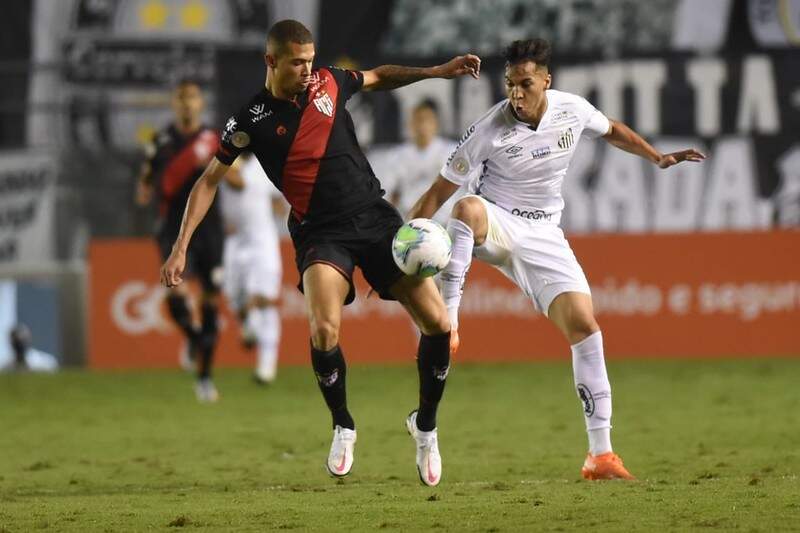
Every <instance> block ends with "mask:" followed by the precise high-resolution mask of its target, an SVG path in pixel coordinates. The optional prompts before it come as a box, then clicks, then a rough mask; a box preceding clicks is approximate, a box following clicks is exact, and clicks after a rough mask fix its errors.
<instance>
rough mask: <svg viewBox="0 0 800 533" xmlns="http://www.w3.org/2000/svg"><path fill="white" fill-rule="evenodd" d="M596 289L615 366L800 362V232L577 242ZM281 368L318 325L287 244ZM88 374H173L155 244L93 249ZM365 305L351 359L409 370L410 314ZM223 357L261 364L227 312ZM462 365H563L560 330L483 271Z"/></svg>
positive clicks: (347, 337)
mask: <svg viewBox="0 0 800 533" xmlns="http://www.w3.org/2000/svg"><path fill="white" fill-rule="evenodd" d="M571 242H572V245H573V248H574V249H575V253H576V255H577V256H578V259H579V260H580V261H581V263H582V265H583V267H584V269H585V270H586V272H587V275H588V278H589V281H590V283H591V285H592V290H593V293H594V294H593V296H594V302H595V306H596V308H597V315H598V320H599V322H600V324H601V327H602V328H603V331H604V338H605V340H606V345H607V354H608V357H610V358H631V357H725V356H731V355H733V356H758V355H795V356H797V355H800V334H799V333H798V330H797V327H796V325H797V324H798V323H800V271H798V269H797V264H798V261H799V260H800V232H796V231H770V232H754V233H713V234H712V233H694V234H686V235H677V234H670V235H596V236H585V237H573V238H571ZM282 246H283V249H282V251H283V263H284V272H286V274H285V277H284V282H283V295H282V302H281V317H282V322H283V323H282V326H283V334H282V338H281V346H280V361H281V364H308V357H309V356H308V325H307V323H306V318H305V306H304V303H303V297H302V295H301V294H300V293H299V292H298V291H297V289H296V288H295V287H294V284H295V283H296V281H297V274H296V270H295V267H294V264H293V249H292V246H291V244H290V243H289V242H283V245H282ZM90 260H91V272H92V276H91V300H90V304H91V316H92V319H91V323H90V326H89V328H90V343H89V344H90V349H89V364H90V366H92V367H94V368H137V367H173V366H176V365H177V361H178V353H179V350H180V342H181V341H180V335H179V334H178V332H177V330H176V329H175V328H174V327H173V326H172V325H171V323H170V321H169V318H168V315H167V313H166V309H164V307H163V304H162V300H163V289H162V288H161V287H160V286H159V285H158V264H159V261H158V255H157V252H156V249H155V247H154V245H153V244H152V243H151V242H150V241H149V240H141V239H135V240H134V239H128V240H99V241H94V242H93V243H92V245H91V251H90ZM357 287H358V293H359V295H358V297H357V299H356V301H355V302H354V303H353V304H352V305H350V306H348V307H346V308H345V312H344V320H343V326H342V333H341V339H342V340H341V342H342V346H343V347H344V349H345V353H346V354H347V357H348V360H349V361H352V362H362V363H367V362H370V363H371V362H409V361H412V360H413V357H414V352H415V346H416V334H415V332H414V330H413V329H412V326H411V323H410V321H409V319H408V318H407V316H406V315H405V313H404V312H403V310H402V309H401V307H400V306H399V305H397V304H393V303H388V302H383V301H381V300H379V299H378V298H377V297H376V296H374V295H373V296H371V297H367V294H368V288H367V285H366V283H365V282H364V281H363V279H362V278H361V277H360V276H358V277H357ZM222 320H223V324H222V336H221V341H220V349H219V350H218V352H217V353H218V360H219V362H220V364H221V365H233V366H248V365H250V364H251V363H252V361H253V358H254V355H253V354H250V353H248V352H246V351H244V350H243V349H242V348H241V347H240V346H239V343H238V327H237V326H236V322H235V319H234V317H233V315H232V314H231V313H230V312H229V310H227V309H225V311H224V313H223V318H222ZM460 334H461V339H462V347H461V350H460V351H459V354H458V356H457V357H458V360H460V361H508V360H537V359H561V358H566V357H568V356H569V349H568V347H567V345H566V342H565V341H563V339H562V338H561V337H560V335H559V334H558V333H557V331H556V330H555V328H554V327H553V326H552V325H551V324H550V323H549V322H548V321H547V320H546V319H545V318H543V317H542V316H541V315H538V314H536V313H535V312H534V311H533V309H532V307H531V304H530V302H529V300H528V299H527V297H525V295H523V294H522V293H521V292H520V291H519V290H518V289H517V288H516V287H515V286H513V285H512V284H511V283H510V282H509V281H508V280H506V279H505V278H504V277H503V275H502V274H500V273H499V272H498V271H496V270H494V269H492V268H491V267H488V266H486V265H483V264H481V263H479V262H476V263H474V264H473V267H472V269H471V271H470V274H469V277H468V280H467V286H466V289H465V293H464V299H463V303H462V313H461V330H460Z"/></svg>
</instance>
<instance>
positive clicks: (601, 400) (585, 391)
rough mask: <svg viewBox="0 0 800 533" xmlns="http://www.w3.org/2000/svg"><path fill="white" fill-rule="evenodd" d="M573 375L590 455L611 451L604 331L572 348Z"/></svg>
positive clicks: (609, 394) (609, 387)
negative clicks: (587, 437)
mask: <svg viewBox="0 0 800 533" xmlns="http://www.w3.org/2000/svg"><path fill="white" fill-rule="evenodd" d="M572 372H573V375H574V377H575V390H576V392H577V393H578V398H579V399H580V400H581V407H582V408H583V417H584V419H585V421H586V431H587V433H588V435H589V453H591V454H592V455H599V454H602V453H606V452H610V451H611V384H610V383H609V381H608V374H607V373H606V362H605V358H604V357H603V334H602V333H601V332H599V331H598V332H597V333H593V334H592V335H589V336H588V337H586V338H585V339H583V340H582V341H581V342H579V343H577V344H573V345H572Z"/></svg>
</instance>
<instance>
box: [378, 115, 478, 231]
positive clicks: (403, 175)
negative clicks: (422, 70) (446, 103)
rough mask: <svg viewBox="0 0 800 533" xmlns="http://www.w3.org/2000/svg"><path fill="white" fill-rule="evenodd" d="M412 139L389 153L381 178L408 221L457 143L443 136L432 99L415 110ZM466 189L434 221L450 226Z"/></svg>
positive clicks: (395, 204) (412, 119)
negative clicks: (454, 209) (448, 222)
mask: <svg viewBox="0 0 800 533" xmlns="http://www.w3.org/2000/svg"><path fill="white" fill-rule="evenodd" d="M409 130H410V132H411V139H409V140H408V141H407V142H405V143H402V144H400V145H398V146H397V147H395V148H390V149H388V150H387V151H386V152H385V154H384V157H385V158H386V159H385V161H386V164H385V165H382V166H381V169H382V171H383V172H382V174H380V175H379V176H378V177H379V178H380V179H381V181H382V182H383V184H384V186H385V187H386V190H387V196H388V199H389V201H390V202H391V203H392V204H394V206H395V207H397V209H398V210H399V211H400V213H401V214H402V215H403V216H404V217H405V216H406V215H407V214H408V212H409V211H410V210H411V207H412V206H413V205H414V202H415V201H416V200H417V198H419V197H420V196H421V195H422V193H424V192H425V191H426V190H427V189H428V187H430V185H431V183H433V180H434V178H436V176H437V174H438V173H439V169H440V168H441V165H443V164H444V163H445V161H447V158H448V157H450V153H451V152H452V151H453V150H454V149H455V147H456V143H454V142H453V141H451V140H450V139H447V138H444V137H442V136H440V135H439V108H438V106H437V104H436V102H435V101H433V100H432V99H425V100H422V101H420V102H419V103H418V104H417V105H415V106H414V109H413V110H412V111H411V118H410V120H409ZM465 189H466V187H464V188H463V189H462V190H459V191H457V192H456V194H454V195H453V197H452V198H450V200H448V202H447V203H445V204H444V205H443V206H442V208H441V209H439V211H437V212H436V214H435V215H434V217H433V218H434V220H436V221H437V222H439V223H440V224H442V225H443V226H444V225H445V224H446V223H447V219H448V217H449V216H450V210H451V209H452V207H453V205H454V204H455V202H456V201H458V199H459V198H461V196H463V195H464V190H465Z"/></svg>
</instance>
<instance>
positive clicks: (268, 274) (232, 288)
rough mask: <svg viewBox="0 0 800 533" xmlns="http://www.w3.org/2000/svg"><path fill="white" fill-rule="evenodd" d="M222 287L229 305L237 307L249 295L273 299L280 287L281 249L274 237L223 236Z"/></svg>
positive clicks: (242, 304) (276, 296)
mask: <svg viewBox="0 0 800 533" xmlns="http://www.w3.org/2000/svg"><path fill="white" fill-rule="evenodd" d="M223 266H224V269H225V279H224V282H223V285H222V289H223V291H224V293H225V296H226V297H227V298H228V301H229V302H230V304H231V306H232V307H233V308H235V309H241V308H242V307H243V306H244V305H245V304H246V303H247V300H248V299H249V298H250V297H252V296H265V297H267V298H271V299H276V298H278V296H279V295H280V291H281V273H282V272H281V271H282V268H281V252H280V247H279V245H278V240H277V238H275V239H265V240H263V241H261V242H252V241H251V242H246V241H242V240H240V239H239V238H238V237H236V236H235V235H231V236H228V237H227V238H226V239H225V250H224V252H223Z"/></svg>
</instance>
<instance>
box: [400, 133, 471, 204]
mask: <svg viewBox="0 0 800 533" xmlns="http://www.w3.org/2000/svg"><path fill="white" fill-rule="evenodd" d="M455 147H456V143H454V142H453V141H450V140H447V139H443V138H441V137H435V138H434V139H433V140H432V141H431V142H430V144H428V146H426V147H425V148H420V147H419V146H417V145H416V144H414V143H413V142H406V143H403V144H401V145H400V146H398V147H396V148H394V149H392V150H391V152H390V155H389V158H390V159H389V161H390V162H391V163H392V166H391V168H390V169H387V170H388V171H389V173H390V174H391V175H389V176H387V178H388V179H387V185H389V186H390V190H389V193H390V194H392V195H397V205H396V206H395V207H397V209H399V210H400V212H401V213H403V214H406V213H408V212H409V211H410V210H411V208H412V207H413V206H414V203H415V202H416V201H417V200H419V197H420V196H422V194H423V193H424V192H425V191H427V190H428V187H430V186H431V184H432V183H433V181H434V179H435V178H436V175H437V174H438V172H439V169H440V168H441V167H442V165H443V164H444V162H445V161H447V158H448V157H449V156H450V154H451V153H452V152H453V150H454V149H455Z"/></svg>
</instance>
